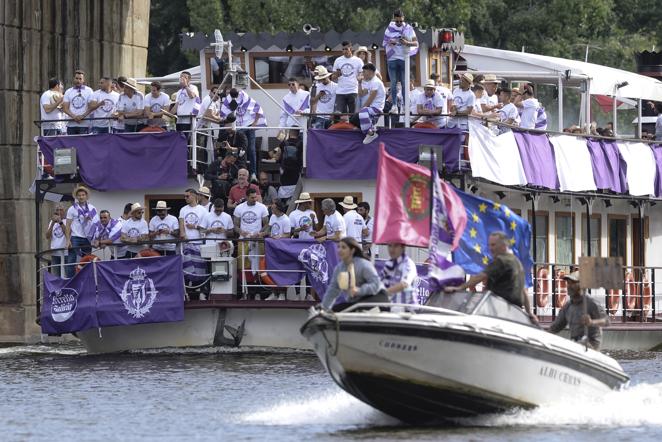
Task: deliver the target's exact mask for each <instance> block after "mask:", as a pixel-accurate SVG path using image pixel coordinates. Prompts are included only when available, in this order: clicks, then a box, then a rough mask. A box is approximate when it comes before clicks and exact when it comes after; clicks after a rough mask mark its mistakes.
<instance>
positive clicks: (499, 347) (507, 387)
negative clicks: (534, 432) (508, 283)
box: [301, 292, 629, 423]
mask: <svg viewBox="0 0 662 442" xmlns="http://www.w3.org/2000/svg"><path fill="white" fill-rule="evenodd" d="M301 333H302V334H303V335H304V336H305V337H306V338H307V339H308V340H309V341H310V342H311V344H312V345H313V347H314V349H315V352H316V353H317V356H318V357H319V358H320V360H321V361H322V364H323V365H324V367H325V368H326V370H327V371H328V372H329V374H330V375H331V377H332V378H333V380H334V381H335V382H336V383H337V384H338V385H339V386H340V387H341V388H342V389H344V390H345V391H347V392H348V393H349V394H351V395H353V396H355V397H356V398H358V399H360V400H361V401H363V402H365V403H367V404H369V405H371V406H373V407H374V408H377V409H378V410H381V411H382V412H384V413H386V414H388V415H391V416H393V417H395V418H398V419H400V420H402V421H405V422H411V423H427V422H435V421H446V420H452V419H456V418H463V417H471V416H475V415H480V414H488V413H498V412H503V411H506V410H509V409H513V408H525V409H527V408H533V407H537V406H540V405H542V404H546V403H551V402H555V401H562V400H564V399H569V400H576V398H577V397H578V396H589V397H595V396H600V395H604V394H605V393H608V392H610V391H612V390H618V389H621V388H624V387H625V386H626V385H627V383H628V382H629V377H628V375H627V374H625V372H624V371H623V369H622V368H621V367H620V365H619V364H618V362H616V361H615V360H614V359H612V358H611V357H609V356H607V355H605V354H603V353H600V352H599V351H595V350H592V349H590V348H587V347H586V346H585V345H582V344H580V343H577V342H573V341H570V340H568V339H565V338H562V337H560V336H556V335H553V334H551V333H547V332H545V331H544V330H542V329H541V328H539V327H538V326H536V325H534V324H532V323H531V321H530V319H529V317H528V315H526V314H525V313H524V312H523V311H522V310H521V309H519V308H517V307H515V306H513V305H512V304H510V303H508V302H507V301H505V300H504V299H503V298H501V297H499V296H496V295H494V294H493V293H491V292H485V293H467V292H458V293H453V294H441V293H438V294H434V295H432V296H431V298H430V300H429V301H428V303H427V305H424V306H422V305H408V304H377V303H363V304H355V305H353V306H350V307H349V308H347V309H345V310H343V311H341V312H331V311H323V310H315V311H313V312H312V314H311V317H310V318H309V319H308V321H307V322H306V323H305V324H304V325H303V326H302V328H301Z"/></svg>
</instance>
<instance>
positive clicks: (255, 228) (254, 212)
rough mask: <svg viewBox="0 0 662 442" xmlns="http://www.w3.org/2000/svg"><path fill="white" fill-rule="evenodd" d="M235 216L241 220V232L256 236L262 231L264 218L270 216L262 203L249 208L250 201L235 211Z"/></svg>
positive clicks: (240, 205)
mask: <svg viewBox="0 0 662 442" xmlns="http://www.w3.org/2000/svg"><path fill="white" fill-rule="evenodd" d="M234 216H235V218H239V220H240V222H239V229H240V230H243V231H244V232H248V233H250V234H254V233H259V232H260V231H261V230H262V227H263V226H262V218H265V217H267V216H269V210H267V206H265V205H264V204H262V203H259V202H256V203H255V204H254V205H252V206H249V205H248V201H244V202H243V203H241V204H239V205H238V206H237V207H236V208H235V209H234Z"/></svg>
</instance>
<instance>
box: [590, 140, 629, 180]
mask: <svg viewBox="0 0 662 442" xmlns="http://www.w3.org/2000/svg"><path fill="white" fill-rule="evenodd" d="M586 145H587V146H588V151H589V153H590V154H591V163H592V166H593V178H594V179H595V185H596V187H597V188H598V189H606V190H611V191H614V192H616V193H626V192H627V191H628V182H627V178H626V176H625V167H626V164H625V161H623V160H622V159H621V154H620V152H619V150H618V146H617V145H616V142H615V141H608V140H591V139H588V140H587V141H586Z"/></svg>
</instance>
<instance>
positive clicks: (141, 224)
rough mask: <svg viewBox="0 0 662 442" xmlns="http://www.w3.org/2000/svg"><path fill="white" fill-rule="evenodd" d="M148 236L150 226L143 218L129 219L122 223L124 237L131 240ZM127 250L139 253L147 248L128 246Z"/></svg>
mask: <svg viewBox="0 0 662 442" xmlns="http://www.w3.org/2000/svg"><path fill="white" fill-rule="evenodd" d="M147 234H149V226H148V225H147V221H145V220H144V219H142V218H141V219H139V220H135V219H133V218H129V219H127V220H126V221H124V222H123V223H122V235H125V236H127V237H129V238H139V237H140V236H141V235H147ZM126 248H127V249H128V250H129V252H133V253H138V252H140V251H141V250H142V249H143V248H145V246H144V245H127V246H126Z"/></svg>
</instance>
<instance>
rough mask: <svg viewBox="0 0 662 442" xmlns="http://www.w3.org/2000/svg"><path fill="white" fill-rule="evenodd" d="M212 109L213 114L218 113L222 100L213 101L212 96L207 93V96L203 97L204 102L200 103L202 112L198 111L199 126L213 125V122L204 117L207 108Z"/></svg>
mask: <svg viewBox="0 0 662 442" xmlns="http://www.w3.org/2000/svg"><path fill="white" fill-rule="evenodd" d="M209 109H211V113H212V115H214V114H216V115H218V113H219V111H220V101H219V100H216V101H212V99H211V96H209V95H207V96H206V97H205V98H203V99H202V103H200V112H198V117H197V119H198V123H197V125H198V127H209V126H211V124H212V122H211V121H209V120H203V119H202V117H203V116H204V115H205V113H206V112H207V110H209Z"/></svg>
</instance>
